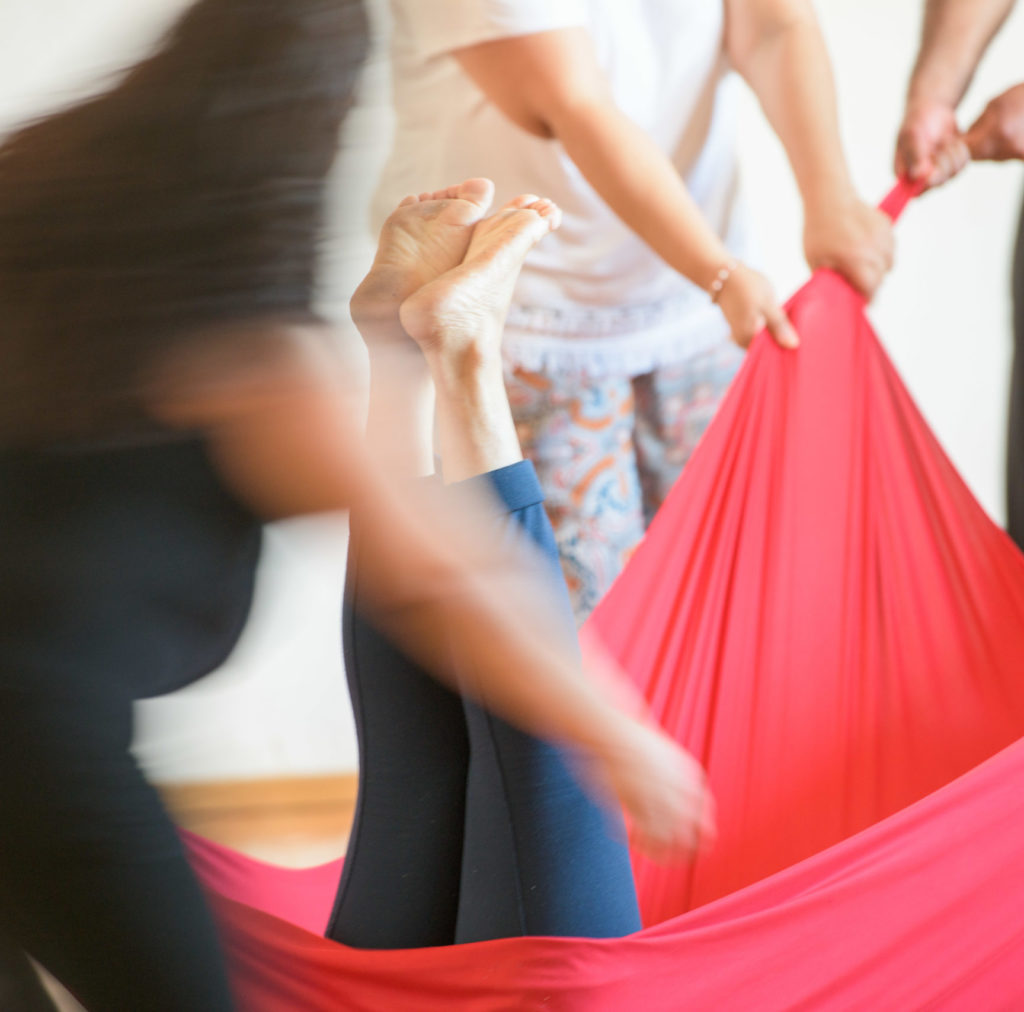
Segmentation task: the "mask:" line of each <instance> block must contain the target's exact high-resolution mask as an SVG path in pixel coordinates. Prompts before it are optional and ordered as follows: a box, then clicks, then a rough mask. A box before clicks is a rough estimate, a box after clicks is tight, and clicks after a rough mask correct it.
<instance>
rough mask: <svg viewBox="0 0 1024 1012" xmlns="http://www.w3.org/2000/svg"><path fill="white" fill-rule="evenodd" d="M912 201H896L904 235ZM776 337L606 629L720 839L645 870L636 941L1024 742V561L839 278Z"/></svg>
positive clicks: (709, 440)
mask: <svg viewBox="0 0 1024 1012" xmlns="http://www.w3.org/2000/svg"><path fill="white" fill-rule="evenodd" d="M909 195H910V190H909V188H907V187H899V188H897V190H895V191H894V192H893V193H892V194H891V195H890V197H889V198H888V200H887V202H886V204H885V205H884V206H886V208H887V209H888V210H889V211H890V212H891V213H892V214H893V215H894V216H895V215H896V214H897V213H898V212H899V210H900V209H901V207H902V205H903V204H904V203H905V202H906V200H907V198H908V197H909ZM788 312H789V314H790V317H791V318H792V320H793V322H794V324H795V325H796V328H797V330H798V332H799V333H800V335H801V339H802V346H801V348H800V349H799V351H798V352H796V353H795V354H794V353H791V352H785V351H782V350H781V349H779V348H778V346H777V345H775V344H774V343H773V342H772V341H770V340H768V339H767V338H766V337H765V336H764V335H762V337H761V338H760V339H759V342H758V344H757V345H756V346H755V347H754V348H753V350H752V351H751V353H750V356H749V360H748V361H747V362H746V363H745V366H744V369H743V370H742V372H741V374H740V375H739V376H738V377H737V380H736V382H735V384H734V386H733V388H732V389H731V391H730V393H729V395H728V397H727V399H726V402H725V403H724V404H723V406H722V409H721V411H720V413H719V416H718V417H717V419H716V420H715V423H714V424H713V425H712V426H711V427H710V428H709V430H708V432H707V434H706V437H705V439H704V440H703V442H702V443H701V445H700V446H699V447H698V450H697V451H696V453H695V454H694V456H693V458H692V460H691V462H690V463H689V464H688V465H687V467H686V469H685V471H684V473H683V475H682V477H681V478H680V480H679V482H678V483H677V485H676V487H675V488H674V489H673V491H672V493H671V495H670V497H669V499H668V501H667V502H666V503H665V505H664V508H663V509H662V510H661V512H660V513H659V514H658V516H657V517H656V518H655V520H654V523H653V525H652V527H651V530H650V531H649V533H648V536H647V538H646V539H645V541H644V542H643V544H642V545H641V546H640V548H639V550H638V551H637V553H636V555H635V557H634V558H633V559H632V561H631V563H630V565H629V567H628V569H627V570H626V571H625V572H624V573H623V575H622V578H621V579H620V580H619V581H618V582H617V583H616V584H615V586H614V587H613V588H612V589H611V591H610V593H609V595H608V596H607V598H606V599H605V600H604V601H603V602H602V604H601V605H600V606H599V607H598V609H597V611H596V612H595V614H594V615H593V617H592V625H591V631H592V632H596V633H597V634H598V635H599V636H600V638H601V639H603V640H604V642H605V643H606V644H607V645H608V647H609V648H610V649H611V652H612V653H613V654H614V655H615V656H617V657H618V659H619V660H620V661H621V662H622V664H623V666H624V667H625V669H626V670H627V671H628V672H629V673H630V675H631V676H632V677H633V678H634V679H635V680H636V682H637V683H638V685H639V686H640V687H641V688H642V690H643V692H644V693H645V695H646V696H647V698H648V700H649V701H650V704H651V706H652V707H653V709H654V712H655V713H656V715H657V716H658V718H659V720H661V721H662V723H663V724H664V725H665V727H666V728H667V729H668V730H669V731H670V732H671V733H672V734H673V735H674V736H675V737H676V738H677V739H678V740H679V741H681V742H683V743H684V744H685V745H686V746H687V747H688V748H689V749H690V750H691V751H692V752H693V753H694V754H695V755H696V756H697V757H698V758H699V759H700V760H701V762H702V763H703V764H704V766H705V768H706V769H707V770H708V775H709V779H710V783H711V787H712V790H713V792H714V795H715V798H716V800H717V803H718V812H719V832H720V837H719V840H718V842H717V844H716V846H715V848H714V850H713V851H712V852H710V853H708V854H707V855H705V856H703V857H701V858H700V859H699V860H698V861H697V862H696V864H695V865H694V866H692V867H674V868H666V867H661V866H658V865H655V864H653V863H651V862H649V861H646V860H644V859H643V858H640V857H637V858H636V859H635V862H634V872H635V875H636V880H637V888H638V891H639V893H640V896H641V903H642V906H643V913H644V923H647V924H650V923H655V922H658V921H662V920H665V919H666V918H668V917H671V916H673V915H675V914H677V913H680V912H682V911H684V910H687V909H690V908H693V907H696V906H699V905H700V904H702V903H706V902H708V901H709V900H713V899H716V898H717V897H719V896H723V895H725V894H727V893H730V892H732V891H734V890H736V889H738V888H740V887H742V886H744V885H747V884H748V883H750V882H754V881H757V880H759V879H762V878H764V877H765V876H766V875H769V874H771V873H772V872H774V871H777V870H779V869H780V868H784V867H786V866H788V865H790V864H793V863H794V862H795V861H798V860H800V859H801V858H804V857H807V856H808V855H810V854H814V853H817V852H818V851H820V850H823V849H824V848H825V847H828V846H829V845H831V844H833V843H836V842H837V841H839V840H841V839H844V838H845V837H847V836H850V835H851V834H852V833H855V832H857V831H858V830H860V829H863V828H865V827H866V826H869V825H872V824H873V823H875V822H877V821H878V820H879V819H881V818H883V817H884V816H886V815H889V814H891V813H893V812H896V811H898V810H899V809H901V808H903V807H905V806H906V805H908V804H910V803H911V802H913V801H916V800H918V799H919V798H921V797H923V796H924V795H926V794H927V793H928V792H930V791H933V790H935V789H936V788H938V787H940V786H941V785H942V784H945V783H948V782H949V781H950V780H952V779H953V778H954V777H956V776H958V775H960V774H961V773H964V772H966V771H967V770H969V769H970V768H971V767H972V766H975V765H976V764H977V763H979V762H981V761H982V760H983V759H986V758H988V757H989V756H991V755H992V754H993V753H995V752H996V751H998V750H999V749H1000V748H1002V747H1004V746H1005V745H1007V744H1009V743H1010V742H1011V741H1014V740H1015V739H1016V738H1018V737H1020V736H1022V735H1024V677H1022V673H1024V556H1022V555H1021V554H1020V553H1019V552H1018V551H1017V549H1016V548H1015V547H1014V546H1013V544H1012V543H1011V542H1010V540H1009V538H1008V537H1007V536H1006V535H1005V534H1004V533H1003V532H1002V531H1001V530H999V529H998V528H997V527H996V526H995V524H993V523H992V522H991V521H990V520H989V518H988V517H987V516H986V515H985V514H984V512H983V511H982V509H981V507H980V506H979V505H978V504H977V502H976V501H975V500H974V498H973V496H972V495H971V493H970V491H969V490H968V489H967V487H966V485H965V484H964V483H963V481H962V480H961V479H960V477H959V476H958V475H957V473H956V471H955V470H954V468H953V466H952V464H951V463H950V462H949V460H948V459H947V457H946V456H945V454H944V453H943V451H942V450H941V448H940V447H939V445H938V443H937V442H936V440H935V438H934V436H933V435H932V433H931V432H930V431H929V429H928V426H927V425H926V423H925V421H924V419H923V418H922V417H921V415H920V413H919V412H918V411H917V409H916V407H915V406H914V404H913V402H912V400H911V398H910V396H909V394H908V393H907V391H906V389H905V388H904V387H903V384H902V383H901V382H900V379H899V377H898V376H897V374H896V371H895V369H894V368H893V366H892V364H891V363H890V361H889V359H888V357H887V356H886V354H885V352H884V351H883V349H882V347H881V345H880V344H879V342H878V340H877V338H876V336H875V334H874V332H873V331H872V329H871V325H870V324H869V322H868V320H867V317H866V316H865V315H864V312H863V301H862V299H861V298H860V297H859V296H858V295H857V294H856V293H855V292H854V291H853V290H852V289H851V288H850V287H849V286H848V285H847V284H846V283H845V282H843V281H842V280H841V279H840V278H839V277H838V276H836V275H834V274H831V273H828V272H822V273H819V274H817V275H816V276H815V277H814V278H813V279H812V280H811V282H810V283H809V284H808V285H806V286H805V287H804V288H803V289H802V290H801V291H800V292H799V293H798V294H797V295H796V296H795V298H793V299H792V300H791V301H790V303H789V304H788Z"/></svg>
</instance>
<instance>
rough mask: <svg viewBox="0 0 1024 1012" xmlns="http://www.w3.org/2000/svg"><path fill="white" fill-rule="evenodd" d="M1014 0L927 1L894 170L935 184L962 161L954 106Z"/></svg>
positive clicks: (965, 153) (963, 155)
mask: <svg viewBox="0 0 1024 1012" xmlns="http://www.w3.org/2000/svg"><path fill="white" fill-rule="evenodd" d="M1015 2H1016V0H928V2H927V4H926V7H925V15H924V28H923V31H922V35H921V47H920V50H919V51H918V55H917V61H916V63H915V64H914V70H913V73H912V74H911V77H910V85H909V87H908V89H907V104H906V111H905V113H904V116H903V125H902V126H901V128H900V133H899V137H898V139H897V142H896V171H897V173H898V174H899V175H901V176H908V177H909V178H911V179H914V180H920V181H921V182H925V183H927V184H928V185H929V186H937V185H939V184H940V183H944V182H946V180H948V179H950V178H951V177H952V176H954V175H956V173H957V172H959V171H960V170H961V169H962V168H963V167H964V165H966V164H967V161H968V158H969V151H968V147H967V145H966V144H965V143H964V142H963V140H962V138H961V136H960V130H959V128H958V126H957V120H956V109H957V106H958V105H959V104H960V101H961V99H962V98H963V97H964V94H965V93H966V91H967V88H968V87H969V85H970V83H971V80H972V79H973V77H974V73H975V71H976V70H977V68H978V64H979V63H980V62H981V58H982V57H983V56H984V55H985V51H986V50H987V49H988V46H989V43H990V42H991V41H992V39H993V38H994V37H995V35H996V33H997V32H998V31H999V29H1000V28H1001V27H1002V25H1003V23H1004V22H1005V20H1006V18H1007V17H1008V15H1009V13H1010V11H1011V10H1012V9H1013V6H1014V4H1015Z"/></svg>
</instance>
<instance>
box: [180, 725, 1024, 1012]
mask: <svg viewBox="0 0 1024 1012" xmlns="http://www.w3.org/2000/svg"><path fill="white" fill-rule="evenodd" d="M1022 780H1024V742H1021V743H1018V744H1015V745H1014V746H1012V747H1011V748H1010V749H1008V750H1006V751H1004V752H1002V753H1000V754H999V755H998V756H996V757H995V758H993V759H991V760H990V761H989V762H988V763H986V764H984V765H983V766H981V767H980V768H978V769H976V770H974V771H972V772H971V773H969V774H968V775H967V776H965V777H963V778H962V779H960V780H958V781H956V782H955V783H954V784H952V785H949V786H947V787H946V788H944V789H943V790H941V791H939V792H938V793H936V794H934V795H932V796H930V797H928V798H926V799H925V800H923V801H921V802H920V803H919V804H917V805H916V806H914V807H912V808H910V809H907V810H905V811H903V812H901V813H899V814H898V815H895V816H893V817H891V818H890V819H888V820H886V821H884V822H882V823H881V824H879V825H877V826H875V827H873V828H872V829H869V830H867V831H865V832H864V833H862V834H860V835H858V836H856V837H854V838H852V839H850V840H847V841H846V842H844V843H842V844H839V845H838V846H836V847H833V848H832V849H830V850H828V851H827V852H825V853H824V854H820V855H818V856H817V857H814V858H811V859H809V860H807V861H804V862H802V863H801V864H799V865H796V866H795V867H793V868H790V869H788V870H787V871H784V872H780V873H779V874H777V875H774V876H772V877H771V878H769V879H766V880H765V881H763V882H760V883H757V884H756V885H753V886H750V887H748V888H747V889H744V890H742V891H740V892H738V893H735V894H734V895H732V896H727V897H725V898H724V899H721V900H719V901H717V902H716V903H712V904H709V905H707V906H705V907H702V908H701V909H699V910H694V911H692V912H690V913H688V914H684V915H683V916H681V917H678V918H676V919H674V920H671V921H668V922H666V923H664V924H660V925H658V926H656V927H652V928H647V929H645V930H644V931H642V932H640V933H638V934H636V935H633V936H630V937H629V938H622V939H602V940H585V939H564V938H562V939H559V938H510V939H503V940H500V941H495V942H480V943H476V944H473V945H459V946H450V947H446V948H437V949H411V950H405V951H376V952H367V951H364V950H357V949H348V948H345V947H344V946H341V945H338V944H336V943H334V942H330V941H327V940H325V939H324V938H322V937H320V936H319V935H318V934H315V933H313V932H312V931H307V930H302V929H301V928H298V927H295V926H293V925H291V924H288V923H286V922H285V920H282V919H280V917H279V916H275V915H280V914H284V915H285V916H291V914H292V913H294V911H295V910H296V909H297V908H302V907H305V908H306V909H308V910H310V911H318V913H319V916H322V921H321V924H323V923H326V919H327V911H328V908H329V906H330V898H331V894H330V892H328V893H327V894H326V896H325V892H324V885H325V881H326V880H330V879H334V880H336V879H337V875H338V873H339V871H340V862H339V863H337V864H335V865H333V866H327V867H324V868H314V869H309V870H306V871H293V872H289V873H287V877H288V878H289V879H290V888H289V890H288V893H289V895H288V896H287V899H286V908H282V907H281V906H280V905H279V904H280V903H281V901H282V900H285V898H286V897H285V893H284V892H282V890H281V889H280V888H278V886H279V885H280V884H281V882H282V879H281V878H280V874H281V872H280V869H269V867H268V866H266V865H261V864H259V863H258V862H252V861H250V860H249V859H247V858H244V857H242V856H241V855H226V854H225V853H224V852H223V851H222V850H221V849H220V848H217V847H215V846H214V845H212V844H209V843H207V842H205V841H199V840H194V841H193V842H192V846H193V848H194V856H195V857H196V859H197V867H198V868H199V869H200V874H201V875H203V876H204V878H206V881H207V883H208V885H211V886H212V887H213V889H214V890H216V889H218V888H222V887H225V882H224V879H223V878H220V877H219V875H214V877H213V878H212V880H211V879H210V878H209V877H208V873H209V872H210V870H211V869H210V867H209V865H208V864H207V860H206V859H207V858H209V857H212V859H213V860H214V861H215V862H216V863H217V864H219V865H221V866H222V867H221V872H223V871H224V868H223V864H224V862H225V861H227V862H229V863H231V864H232V865H233V868H232V869H231V871H230V873H229V875H228V879H229V883H228V884H227V886H226V888H227V890H228V892H229V894H230V895H231V897H232V898H226V897H225V896H223V895H214V897H213V898H214V907H215V910H216V913H217V915H218V917H219V919H220V923H221V925H222V928H223V937H224V940H225V944H226V946H227V951H228V956H229V959H230V962H231V966H232V970H233V979H234V982H235V986H236V989H237V996H238V1004H239V1008H240V1009H241V1010H242V1012H337V1010H339V1009H344V1010H345V1012H393V1010H397V1009H402V1010H405V1009H415V1010H416V1012H452V1010H454V1009H458V1010H459V1012H497V1010H513V1009H515V1010H524V1012H525V1010H530V1009H538V1010H539V1009H545V1010H557V1012H623V1010H624V1009H643V1010H644V1012H679V1010H680V1009H694V1010H712V1009H713V1010H715V1012H729V1010H733V1009H735V1010H737V1012H739V1010H744V1012H746V1010H748V1009H758V1012H774V1010H780V1012H781V1010H793V1009H814V1010H816V1012H817V1010H823V1009H827V1010H838V1009H850V1010H858V1012H859V1010H862V1009H928V1008H944V1009H951V1008H957V1009H968V1008H970V1009H982V1008H984V1009H995V1008H1020V1007H1024V974H1022V973H1021V955H1020V954H1021V951H1022V946H1024V919H1022V918H1021V916H1020V910H1021V901H1022V898H1024V881H1022V878H1024V875H1022V872H1021V854H1022V853H1024V791H1021V789H1020V784H1021V782H1022ZM268 871H269V872H270V873H271V874H270V876H269V877H270V882H271V889H270V890H269V891H267V892H264V891H263V890H262V885H263V883H264V881H265V880H266V878H267V875H268ZM246 903H249V904H255V905H262V906H263V907H264V908H265V910H257V909H254V908H253V906H251V905H244V904H246Z"/></svg>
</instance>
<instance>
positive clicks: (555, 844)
mask: <svg viewBox="0 0 1024 1012" xmlns="http://www.w3.org/2000/svg"><path fill="white" fill-rule="evenodd" d="M474 481H477V482H479V481H486V482H489V483H490V485H491V487H492V489H493V490H494V492H496V493H497V496H498V498H499V499H500V500H501V502H502V503H503V504H504V507H505V509H506V510H507V513H508V516H507V517H500V518H496V520H495V524H496V527H497V529H498V530H499V531H500V532H501V534H502V536H503V537H505V538H521V537H522V532H525V533H526V534H527V535H528V536H529V538H530V539H531V540H532V541H533V543H534V545H535V546H537V547H539V548H540V550H541V551H542V553H543V554H544V555H545V556H547V558H548V560H549V562H550V567H551V573H550V577H551V579H552V581H553V583H554V584H555V585H556V586H557V587H558V588H560V591H559V592H560V596H561V606H562V611H563V616H562V618H563V621H564V625H565V629H566V635H567V636H574V635H575V624H574V621H573V617H572V610H571V607H570V605H569V600H568V595H567V594H566V593H565V587H564V584H563V582H562V578H561V572H560V570H559V568H558V552H557V548H556V546H555V542H554V537H553V534H552V532H551V527H550V524H549V523H548V520H547V517H546V515H545V513H544V509H543V506H542V502H543V493H542V492H541V489H540V486H539V484H538V482H537V478H536V476H535V474H534V472H533V467H532V465H530V464H528V463H525V462H524V463H520V464H515V465H513V466H511V467H507V468H504V469H502V470H499V471H496V472H493V473H492V474H490V475H488V476H486V477H485V478H481V479H474ZM359 567H360V559H359V556H358V549H357V548H354V549H353V552H352V554H351V556H350V564H349V581H348V592H347V594H346V606H345V623H344V634H345V635H344V639H345V663H346V669H347V673H348V679H349V686H350V689H351V694H352V702H353V707H354V711H355V717H356V726H357V730H358V734H359V747H360V789H359V802H358V808H357V811H356V818H355V824H354V826H353V831H352V837H351V841H350V843H349V848H348V855H347V858H346V861H345V869H344V873H343V877H342V881H341V885H340V887H339V893H338V898H337V902H336V905H335V909H334V913H333V915H332V918H331V922H330V925H329V927H328V932H327V933H328V936H329V937H331V938H334V939H336V940H338V941H340V942H344V943H346V944H348V945H352V946H357V947H360V948H381V949H391V948H409V947H420V946H429V945H447V944H452V943H453V942H473V941H479V940H482V939H488V938H499V937H506V936H516V935H563V936H586V937H612V936H619V935H625V934H629V933H630V932H633V931H636V930H639V928H640V918H639V913H638V910H637V902H636V894H635V891H634V888H633V879H632V873H631V871H630V865H629V856H628V852H627V849H626V846H625V843H624V842H623V838H624V833H623V829H622V826H621V823H620V822H619V821H618V820H617V819H615V818H614V817H612V816H611V815H609V814H608V813H607V812H605V811H603V810H601V809H599V808H598V807H597V806H596V805H594V804H593V803H592V802H591V801H590V800H589V799H588V798H587V797H586V796H585V795H584V793H583V791H582V790H581V789H580V787H579V785H578V784H577V782H576V780H575V779H574V777H573V776H572V774H571V773H570V770H569V768H568V766H567V763H566V757H565V756H564V755H563V754H562V753H560V752H559V750H558V749H556V748H554V747H552V746H550V745H546V744H544V743H542V742H539V741H537V740H535V739H533V738H530V737H528V736H527V735H524V734H522V733H521V732H519V731H517V730H515V729H514V728H511V727H510V726H508V725H507V724H505V723H504V722H503V721H500V720H498V719H496V718H494V717H493V716H490V715H489V714H487V713H485V712H484V711H483V710H481V709H480V708H479V707H477V706H474V705H473V704H471V703H468V702H466V701H464V700H463V699H461V698H460V697H459V696H457V695H456V694H454V693H452V692H449V691H448V690H447V689H445V688H443V687H442V686H440V685H438V684H437V683H436V682H435V681H434V680H433V679H432V678H430V677H429V676H428V675H427V674H425V673H424V672H423V671H422V670H421V669H420V668H419V667H417V665H415V664H414V663H412V662H411V661H409V660H408V659H407V658H406V657H404V656H403V655H402V654H401V653H399V652H398V651H397V650H396V649H395V648H394V647H393V646H392V645H391V643H390V642H389V641H388V640H387V639H386V638H385V637H383V636H381V635H379V634H378V633H377V632H376V631H375V630H374V629H373V628H372V626H370V625H368V624H367V623H366V622H364V621H363V620H362V619H361V618H359V616H358V614H357V612H356V611H355V607H356V606H358V604H359Z"/></svg>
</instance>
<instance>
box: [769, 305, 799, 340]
mask: <svg viewBox="0 0 1024 1012" xmlns="http://www.w3.org/2000/svg"><path fill="white" fill-rule="evenodd" d="M766 316H767V326H768V332H769V333H770V334H771V335H772V337H773V338H775V341H776V343H777V344H779V345H780V346H781V347H783V348H789V349H793V348H799V347H800V338H799V336H798V335H797V332H796V328H794V326H793V324H792V323H790V322H789V317H788V316H786V314H785V313H784V312H783V310H782V309H781V308H780V307H778V306H776V307H775V308H773V309H772V310H770V311H769V312H768V313H767V314H766Z"/></svg>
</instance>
